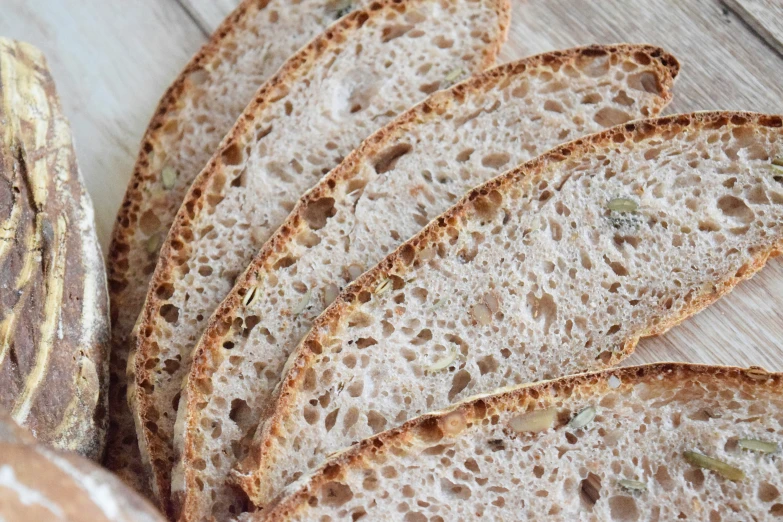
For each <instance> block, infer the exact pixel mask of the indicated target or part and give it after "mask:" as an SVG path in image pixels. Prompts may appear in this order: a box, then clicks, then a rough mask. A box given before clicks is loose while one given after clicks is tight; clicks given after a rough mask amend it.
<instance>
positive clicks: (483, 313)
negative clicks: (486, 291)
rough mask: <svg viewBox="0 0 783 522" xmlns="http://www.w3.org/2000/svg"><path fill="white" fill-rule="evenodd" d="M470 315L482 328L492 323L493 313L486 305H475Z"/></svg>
mask: <svg viewBox="0 0 783 522" xmlns="http://www.w3.org/2000/svg"><path fill="white" fill-rule="evenodd" d="M470 314H471V315H472V316H473V319H474V320H475V321H476V322H477V323H478V324H479V325H481V326H487V325H488V324H489V323H491V322H492V312H491V311H490V309H489V307H488V306H487V305H485V304H484V303H478V304H475V305H473V307H472V308H471V311H470Z"/></svg>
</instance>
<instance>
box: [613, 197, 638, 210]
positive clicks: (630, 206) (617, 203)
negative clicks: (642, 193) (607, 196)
mask: <svg viewBox="0 0 783 522" xmlns="http://www.w3.org/2000/svg"><path fill="white" fill-rule="evenodd" d="M607 206H608V208H609V210H611V211H612V212H635V211H636V210H637V209H638V208H639V205H638V204H637V203H636V201H634V200H632V199H628V198H614V199H613V200H611V201H609V205H607Z"/></svg>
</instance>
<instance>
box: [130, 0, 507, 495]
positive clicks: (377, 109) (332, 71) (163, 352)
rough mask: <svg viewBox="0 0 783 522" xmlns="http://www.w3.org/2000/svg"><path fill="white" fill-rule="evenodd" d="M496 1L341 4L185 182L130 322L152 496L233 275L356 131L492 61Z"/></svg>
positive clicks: (166, 469) (162, 484)
mask: <svg viewBox="0 0 783 522" xmlns="http://www.w3.org/2000/svg"><path fill="white" fill-rule="evenodd" d="M508 17H509V6H508V4H507V3H506V2H505V0H481V1H473V0H450V1H449V2H442V1H440V0H406V1H401V0H389V1H386V2H381V3H374V4H373V5H372V6H371V7H370V8H369V9H367V10H362V11H354V12H353V13H351V14H350V15H348V16H347V17H345V18H344V19H342V20H341V21H340V22H338V23H336V24H335V25H333V26H331V27H330V28H329V29H328V30H327V31H326V32H325V33H324V34H322V35H321V36H319V37H318V38H316V39H315V40H313V41H312V42H311V43H310V44H309V45H308V46H307V47H305V48H303V49H302V50H301V51H300V52H298V53H297V54H296V55H295V56H293V57H292V58H291V59H290V60H289V61H288V62H287V63H286V64H285V65H284V66H283V67H282V68H281V70H280V71H279V72H278V73H277V75H276V76H275V77H274V78H273V79H271V80H270V81H269V82H268V83H267V84H266V85H265V86H264V87H263V88H262V89H261V90H260V91H259V94H258V96H257V98H256V99H255V100H254V101H253V103H252V104H250V105H249V106H248V107H247V109H246V111H245V112H244V114H243V116H242V117H241V118H240V119H239V121H238V123H237V125H236V126H235V128H234V129H233V130H232V131H231V133H230V134H229V136H228V137H227V139H226V141H225V142H224V143H223V144H222V145H221V150H220V152H219V153H217V154H216V155H215V156H214V157H213V159H212V160H211V161H210V164H209V166H208V167H207V168H206V169H205V170H204V171H203V172H202V173H201V174H200V175H199V177H198V178H197V180H196V181H195V182H194V184H193V186H192V188H191V190H190V192H189V194H188V197H187V198H186V200H185V203H184V205H183V207H182V209H181V211H180V213H179V215H178V216H177V220H176V222H175V224H174V225H173V227H172V229H171V232H170V234H169V236H168V238H167V240H166V243H165V244H164V246H163V248H162V250H161V259H160V261H159V263H158V266H157V268H156V271H155V274H154V275H153V279H152V282H151V286H150V289H149V293H148V295H147V299H146V303H145V308H144V311H143V313H142V315H141V317H140V320H139V325H138V327H137V330H135V331H136V332H137V337H138V339H137V341H136V342H137V345H136V348H135V350H136V351H137V354H138V355H137V356H135V360H132V361H131V362H130V363H129V371H133V372H135V377H134V380H133V382H132V383H131V385H132V386H131V388H130V389H129V400H130V401H131V402H132V407H133V409H134V410H135V412H134V413H135V416H136V427H137V432H138V433H139V434H140V439H141V440H140V441H139V444H140V447H141V452H142V457H143V458H144V459H145V461H147V462H149V463H150V464H151V465H152V467H153V472H154V483H153V486H154V490H155V491H156V494H157V496H158V497H159V498H160V499H161V500H162V501H163V502H166V501H167V500H168V498H169V487H170V470H171V468H172V466H173V464H174V454H173V451H172V440H173V431H174V421H175V417H176V408H177V403H178V400H179V392H180V387H181V384H182V381H183V379H184V378H185V376H186V375H187V373H188V370H189V369H190V361H191V353H192V350H193V348H194V347H195V344H196V341H197V340H198V338H199V336H200V334H201V332H202V330H203V328H204V326H205V325H206V322H207V321H206V320H207V319H208V318H209V316H210V315H211V314H212V312H213V311H214V309H215V308H216V307H217V305H218V304H220V301H221V300H222V299H223V298H224V297H225V295H226V294H227V293H228V292H229V291H230V290H231V287H232V286H233V283H234V279H235V278H236V276H237V275H238V274H239V273H241V272H242V270H243V269H244V268H245V267H246V265H247V264H248V262H249V261H250V260H251V259H252V258H253V256H254V254H255V253H256V252H257V251H258V248H259V247H260V246H261V245H262V244H263V243H264V241H266V239H268V237H269V235H270V234H271V233H272V232H273V231H274V229H275V228H277V226H278V225H279V224H280V223H282V222H283V220H284V219H285V217H286V215H287V214H288V212H290V210H291V209H292V208H293V205H294V203H295V202H296V201H297V200H298V198H299V196H300V195H301V193H302V192H304V191H305V190H306V189H307V188H309V187H310V186H311V185H313V184H314V183H315V182H317V181H318V179H319V178H320V177H321V176H322V175H323V174H325V173H327V172H328V171H329V170H331V169H332V167H334V166H335V165H337V164H338V163H339V162H340V161H341V159H342V158H343V157H344V156H345V155H347V154H348V153H349V152H350V151H351V150H352V149H353V148H355V147H356V146H357V145H359V143H361V140H362V139H363V138H364V137H366V136H367V135H368V134H370V133H371V132H372V130H374V129H375V128H377V127H380V126H382V125H383V124H385V123H386V122H388V121H389V120H391V119H392V118H393V117H394V116H395V115H396V114H398V113H400V112H402V111H403V110H405V109H406V108H407V107H408V106H410V105H411V104H412V103H414V102H416V101H418V100H420V99H422V98H424V97H425V96H426V95H427V94H428V93H429V92H431V91H432V90H435V89H437V88H439V87H442V86H444V85H445V84H446V83H448V82H450V81H453V80H455V78H454V77H452V76H453V75H454V71H457V74H469V73H471V72H474V71H478V70H483V69H484V68H485V67H486V66H488V65H489V64H491V63H492V61H493V60H494V58H495V56H496V54H497V52H498V50H499V48H500V45H501V43H502V41H503V40H504V38H505V34H506V28H507V25H508Z"/></svg>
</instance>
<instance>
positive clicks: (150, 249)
mask: <svg viewBox="0 0 783 522" xmlns="http://www.w3.org/2000/svg"><path fill="white" fill-rule="evenodd" d="M160 237H161V235H160V232H158V233H157V234H152V235H151V236H150V237H149V238H147V253H148V254H156V253H157V252H158V249H159V248H160V244H161V240H160Z"/></svg>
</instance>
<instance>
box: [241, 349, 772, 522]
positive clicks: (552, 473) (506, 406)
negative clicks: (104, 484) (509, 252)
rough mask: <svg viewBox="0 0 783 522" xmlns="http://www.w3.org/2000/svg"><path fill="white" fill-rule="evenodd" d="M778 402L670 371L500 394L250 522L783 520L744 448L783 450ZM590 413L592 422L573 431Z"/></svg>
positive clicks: (384, 441)
mask: <svg viewBox="0 0 783 522" xmlns="http://www.w3.org/2000/svg"><path fill="white" fill-rule="evenodd" d="M781 392H783V389H781V374H769V373H766V372H763V371H760V370H745V369H740V368H728V367H710V366H698V365H686V364H672V363H669V364H665V363H664V364H656V365H650V366H641V367H630V368H623V369H618V370H613V371H607V372H601V373H594V374H586V375H579V376H574V377H566V378H562V379H558V380H555V381H550V382H543V383H539V384H535V385H532V386H525V387H521V388H517V389H512V390H506V391H503V392H501V393H498V394H497V395H491V396H484V397H479V398H475V399H473V400H470V401H468V402H465V403H462V404H460V405H457V406H455V407H453V408H451V409H449V410H448V411H444V412H438V413H434V414H430V415H424V416H422V417H419V418H416V419H414V420H411V421H409V422H407V423H406V424H405V425H403V426H402V427H399V428H395V429H393V430H390V431H387V432H384V433H382V434H380V435H377V436H375V437H373V438H372V439H370V440H365V441H362V442H360V443H359V444H357V445H355V446H353V447H352V448H351V449H349V450H347V451H345V452H344V453H342V454H340V455H339V456H335V457H334V458H332V459H330V460H329V461H328V462H327V463H326V464H325V465H324V466H323V467H321V468H320V469H319V470H318V471H317V472H315V473H314V474H313V476H311V477H307V478H304V479H302V480H301V481H300V482H298V483H296V484H293V485H292V487H291V489H289V490H288V492H289V493H290V496H287V497H285V496H284V497H282V499H281V500H280V501H279V504H278V505H277V506H276V507H274V508H273V509H271V511H270V512H268V513H267V514H266V516H257V517H255V519H256V520H265V521H267V522H272V521H280V520H287V521H296V520H319V521H321V522H330V521H333V520H358V519H361V520H368V521H369V520H401V521H402V520H404V521H427V520H429V521H433V522H443V521H446V520H454V521H457V520H473V519H475V518H477V517H482V518H484V519H487V520H542V519H546V520H552V521H559V520H562V521H569V522H570V521H577V520H605V521H611V522H633V521H637V520H649V521H656V522H657V521H666V520H676V519H680V518H683V519H688V520H709V521H710V522H718V521H720V522H729V521H738V522H739V521H747V520H768V519H771V518H775V517H778V516H780V515H781V513H783V502H781V497H780V493H781V491H783V460H781V459H780V458H779V456H778V455H767V454H762V453H755V452H753V451H749V450H746V449H742V448H740V447H739V446H738V439H740V438H748V439H758V440H762V441H766V442H770V443H774V444H777V445H778V447H780V446H781V444H783V429H782V428H781V425H783V395H781ZM590 407H592V408H594V409H595V410H596V416H595V418H594V419H593V420H592V422H590V423H589V424H587V425H586V426H584V427H583V428H581V429H576V428H574V427H573V426H569V424H568V423H569V421H570V420H571V419H573V418H574V417H575V416H576V415H577V414H578V413H579V412H581V411H582V410H583V409H585V408H590ZM547 411H548V413H549V415H552V417H554V418H552V421H553V422H552V424H551V427H548V428H546V429H543V431H539V432H535V431H532V426H531V425H530V424H529V419H530V418H531V417H529V415H530V414H531V413H533V412H539V413H538V414H539V415H540V414H541V413H540V412H547ZM526 418H527V419H528V421H524V419H526ZM550 418H551V417H550ZM525 424H527V426H525ZM543 426H547V424H544V425H543ZM686 451H695V452H698V453H702V454H704V455H707V456H709V457H712V458H716V459H719V460H721V461H723V462H724V463H726V464H728V465H730V466H734V467H736V468H739V469H741V470H742V471H743V472H744V473H745V478H744V479H743V480H741V481H739V482H732V481H730V480H728V479H726V478H724V477H723V476H721V475H720V474H718V473H715V472H714V471H709V470H707V469H702V468H699V467H696V466H694V465H693V464H691V463H689V462H688V461H687V460H686V459H685V458H684V457H683V453H684V452H686ZM621 480H633V481H638V482H641V483H642V484H643V485H644V486H643V487H644V488H645V489H644V490H631V489H627V488H626V487H623V485H622V484H620V481H621Z"/></svg>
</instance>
